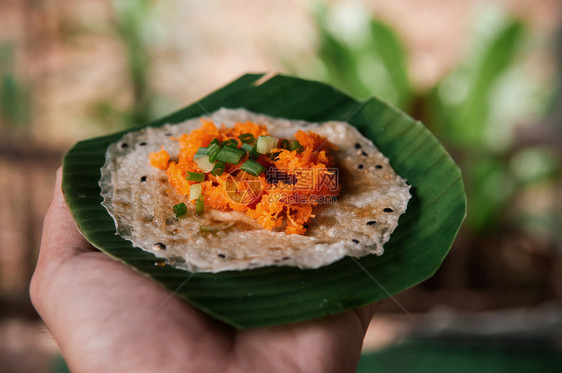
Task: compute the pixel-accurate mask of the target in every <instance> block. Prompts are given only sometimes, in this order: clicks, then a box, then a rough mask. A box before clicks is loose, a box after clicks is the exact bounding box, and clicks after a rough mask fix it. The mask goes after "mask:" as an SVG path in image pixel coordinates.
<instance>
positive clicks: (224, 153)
mask: <svg viewBox="0 0 562 373" xmlns="http://www.w3.org/2000/svg"><path fill="white" fill-rule="evenodd" d="M244 154H246V152H245V151H244V150H242V149H238V148H235V147H234V146H230V145H229V146H225V147H224V148H222V149H221V150H220V152H219V154H218V155H217V161H222V162H226V163H230V164H238V163H239V162H240V160H241V159H242V157H243V156H244Z"/></svg>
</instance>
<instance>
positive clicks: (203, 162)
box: [194, 155, 214, 172]
mask: <svg viewBox="0 0 562 373" xmlns="http://www.w3.org/2000/svg"><path fill="white" fill-rule="evenodd" d="M194 162H195V163H196V164H197V167H199V169H200V170H201V171H203V172H209V171H211V170H212V169H213V166H214V164H213V163H212V162H211V161H210V160H209V156H208V155H204V156H202V157H200V158H197V159H194Z"/></svg>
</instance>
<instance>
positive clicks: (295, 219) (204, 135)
mask: <svg viewBox="0 0 562 373" xmlns="http://www.w3.org/2000/svg"><path fill="white" fill-rule="evenodd" d="M201 123H202V125H201V127H200V128H198V129H196V130H193V131H191V133H189V134H183V135H181V136H180V137H179V138H174V140H177V141H179V143H180V147H181V148H180V152H179V154H178V160H177V161H170V155H169V154H168V152H166V151H165V150H164V148H162V149H161V150H160V151H159V152H154V153H150V155H149V160H150V164H151V165H152V166H154V167H156V168H159V169H161V170H165V171H166V173H167V175H168V182H169V183H170V185H171V186H173V187H174V189H175V190H176V192H177V193H178V194H180V195H181V196H185V197H187V196H189V189H190V186H191V185H192V184H194V183H195V182H194V181H188V180H186V177H185V176H186V174H187V172H188V171H189V172H201V170H200V169H199V168H198V167H197V164H196V163H195V162H194V160H193V156H194V155H195V153H196V152H197V150H198V149H199V148H201V147H207V146H208V145H209V144H210V142H211V141H212V140H213V139H218V140H219V141H221V142H222V141H225V140H228V139H236V140H237V141H238V142H239V143H240V140H239V139H238V136H240V135H242V134H246V133H250V134H252V135H253V136H254V137H255V138H256V139H257V138H258V137H259V136H266V135H269V133H268V132H267V128H266V127H265V126H263V125H258V124H256V123H253V122H246V123H235V125H234V127H233V128H225V127H224V125H221V126H220V128H217V126H216V125H215V124H214V123H213V122H212V121H210V120H206V119H202V120H201ZM295 139H296V140H297V141H298V142H299V144H300V145H301V146H302V149H301V150H288V149H281V148H274V149H272V151H271V154H275V153H277V155H276V156H275V157H271V156H270V154H266V155H264V154H262V155H260V156H259V157H258V158H257V159H255V160H256V161H257V162H258V163H260V164H261V165H262V166H264V167H265V168H266V171H265V172H262V173H261V174H260V175H258V176H252V175H250V174H247V173H245V172H243V171H240V170H238V169H239V167H240V166H241V165H242V163H243V162H245V161H246V160H247V159H248V156H247V155H245V156H244V157H243V158H242V160H241V161H240V163H239V164H238V165H232V164H226V166H225V171H224V173H223V174H222V175H220V176H215V175H212V174H211V173H207V174H206V175H205V181H203V182H201V187H202V194H203V198H204V203H205V205H206V206H210V207H212V208H215V209H219V210H222V211H231V210H235V211H240V212H243V213H245V214H247V215H248V216H249V217H251V218H252V219H254V220H255V221H256V222H258V223H259V224H260V225H261V226H262V227H264V228H265V229H267V230H273V229H276V230H282V231H284V232H285V233H287V234H303V233H305V232H306V230H307V228H308V224H309V223H310V221H311V219H312V218H313V217H314V214H313V213H312V210H313V207H314V206H316V205H318V204H319V203H324V202H325V201H327V202H330V201H334V199H335V197H337V196H338V195H339V193H340V189H341V186H340V185H339V180H338V178H337V177H338V175H337V172H336V171H335V169H333V168H332V167H333V166H334V161H333V158H332V156H331V155H330V151H332V150H336V147H335V146H334V145H333V144H331V143H329V142H328V141H327V140H326V138H324V137H322V136H320V135H318V134H315V133H313V132H309V131H297V132H296V134H295ZM239 146H240V145H239ZM330 198H331V199H330ZM191 202H192V203H195V201H191Z"/></svg>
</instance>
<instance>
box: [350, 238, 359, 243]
mask: <svg viewBox="0 0 562 373" xmlns="http://www.w3.org/2000/svg"><path fill="white" fill-rule="evenodd" d="M351 242H353V243H359V240H356V239H355V238H354V239H352V240H351Z"/></svg>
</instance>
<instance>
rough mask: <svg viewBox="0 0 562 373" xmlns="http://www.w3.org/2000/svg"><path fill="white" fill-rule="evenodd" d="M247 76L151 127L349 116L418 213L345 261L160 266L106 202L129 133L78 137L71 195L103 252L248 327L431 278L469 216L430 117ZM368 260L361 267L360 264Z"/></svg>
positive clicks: (330, 310)
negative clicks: (378, 249) (102, 181)
mask: <svg viewBox="0 0 562 373" xmlns="http://www.w3.org/2000/svg"><path fill="white" fill-rule="evenodd" d="M261 77H262V75H255V74H254V75H244V76H242V77H241V78H239V79H237V80H236V81H234V82H232V83H230V84H229V85H227V86H225V87H223V88H221V89H219V90H218V91H216V92H214V93H212V94H210V95H209V96H207V97H205V98H204V99H202V100H201V101H200V102H199V103H198V104H193V105H191V106H189V107H187V108H185V109H182V110H180V111H178V112H176V113H174V114H172V115H170V116H167V117H165V118H162V119H160V120H157V121H155V122H153V123H151V124H150V126H162V125H164V124H166V123H179V122H182V121H184V120H186V119H188V118H193V117H197V116H200V115H204V114H206V112H205V111H203V110H202V109H201V108H202V107H204V108H205V109H206V110H208V111H209V112H213V111H215V110H217V109H219V108H221V107H226V108H246V109H248V110H250V111H254V112H258V113H264V114H267V115H271V116H278V117H284V118H289V119H303V120H307V121H326V120H347V121H348V122H350V123H351V124H353V125H355V126H356V127H357V128H358V129H359V130H360V131H361V132H362V133H363V134H364V135H365V136H367V137H368V138H370V139H372V140H373V141H374V143H375V144H376V145H377V146H378V147H379V149H380V150H381V151H382V152H383V153H384V154H385V155H386V156H387V157H388V158H389V159H390V162H391V164H392V166H393V167H394V169H395V170H396V171H397V172H398V174H400V175H401V176H402V177H404V178H406V179H407V181H408V183H409V184H410V185H411V186H412V188H411V194H412V199H411V200H410V202H409V205H408V210H407V211H406V213H405V214H403V215H402V216H401V218H400V222H399V225H398V227H397V229H396V230H395V232H394V233H393V234H392V236H391V239H390V241H389V242H387V244H386V245H385V254H384V255H383V256H381V257H377V256H374V255H369V256H366V257H363V258H361V259H359V260H358V261H355V260H353V259H351V258H344V259H342V260H340V261H338V262H336V263H333V264H332V265H329V266H326V267H322V268H319V269H316V270H300V269H297V268H292V267H266V268H258V269H253V270H246V271H228V272H221V273H216V274H210V273H196V274H194V275H193V276H192V277H191V278H190V279H189V281H187V282H185V280H186V279H187V278H189V277H190V276H191V274H190V273H189V272H186V271H183V270H179V269H175V268H173V267H171V266H164V267H159V266H155V265H154V262H155V261H156V258H155V257H154V256H153V255H152V254H149V253H147V252H145V251H143V250H141V249H139V248H135V247H133V246H132V245H131V243H130V242H129V241H126V240H124V239H122V238H120V237H119V236H117V235H115V225H114V222H113V219H112V218H111V217H110V216H109V214H108V213H107V212H106V210H105V209H104V207H103V206H101V205H100V202H101V196H100V187H99V185H98V181H99V178H100V167H101V166H102V165H103V164H104V161H105V150H106V148H107V146H108V145H109V144H111V143H112V142H115V141H117V140H118V139H119V138H120V137H121V136H122V133H117V134H114V135H110V136H106V137H101V138H96V139H91V140H86V141H82V142H79V143H78V144H76V145H75V146H74V147H73V148H72V149H71V150H70V151H69V152H68V153H67V155H66V156H65V158H64V163H63V165H64V168H63V192H64V195H65V198H66V201H67V203H68V206H69V208H70V210H71V212H72V214H73V216H74V218H75V219H76V222H77V225H78V227H79V229H80V230H81V231H82V233H83V234H84V236H85V237H86V238H87V239H88V240H89V241H90V242H91V243H92V245H94V246H95V247H97V248H98V249H100V250H102V251H104V252H105V253H107V254H108V255H110V256H112V257H114V258H115V259H118V260H120V261H122V262H123V263H124V264H125V265H127V266H130V267H131V268H133V269H135V270H137V271H139V272H140V273H142V274H144V275H146V276H148V277H150V278H151V279H153V280H154V281H155V282H157V283H159V284H161V285H162V286H164V287H166V288H167V289H169V290H170V291H174V292H175V294H176V295H177V296H179V297H181V298H183V299H185V300H186V301H188V302H189V303H190V304H192V305H194V306H195V307H197V308H199V309H201V310H203V311H204V312H206V313H208V314H209V315H211V316H213V317H215V318H217V319H219V320H222V321H224V322H226V323H228V324H229V325H232V326H234V327H236V328H239V329H244V328H252V327H260V326H267V325H278V324H285V323H291V322H296V321H301V320H308V319H313V318H318V317H323V316H327V315H332V314H336V313H339V312H342V311H345V310H348V309H352V308H355V307H359V306H361V305H364V304H368V303H371V302H376V301H379V300H381V299H385V298H387V297H388V296H389V295H390V294H395V293H397V292H400V291H403V290H405V289H407V288H409V287H411V286H414V285H416V284H418V283H419V282H421V281H423V280H425V279H427V278H428V277H430V276H431V275H432V274H433V273H435V271H436V270H437V269H438V268H439V266H440V264H441V262H442V261H443V259H444V258H445V256H446V255H447V253H448V251H449V249H450V247H451V244H452V242H453V240H454V238H455V236H456V234H457V232H458V230H459V227H460V225H461V222H462V220H463V219H464V216H465V213H466V198H465V195H464V187H463V183H462V179H461V175H460V170H459V169H458V167H457V166H456V165H455V163H454V162H453V160H452V159H451V157H450V156H449V155H448V154H447V152H446V151H445V149H444V148H443V147H442V146H441V145H440V144H439V142H438V141H437V140H436V139H435V137H433V135H431V133H430V132H429V131H428V130H427V129H426V128H425V127H424V126H423V124H422V123H420V122H416V121H414V120H412V119H411V118H409V117H408V116H406V115H405V114H403V113H401V112H399V111H397V110H396V109H393V108H392V107H390V106H388V105H387V104H386V103H384V102H382V101H380V100H378V99H375V98H372V99H369V100H368V101H366V102H364V103H363V104H361V105H360V104H359V103H358V102H357V101H355V100H353V99H351V98H350V97H348V96H346V95H344V94H342V93H340V92H338V91H336V90H335V89H333V88H332V87H330V86H327V85H325V84H321V83H317V82H312V81H306V80H302V79H298V78H292V77H287V76H279V75H278V76H275V77H273V78H271V79H269V80H266V81H265V82H260V81H259V79H260V78H261ZM358 263H360V264H361V266H359V265H358Z"/></svg>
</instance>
